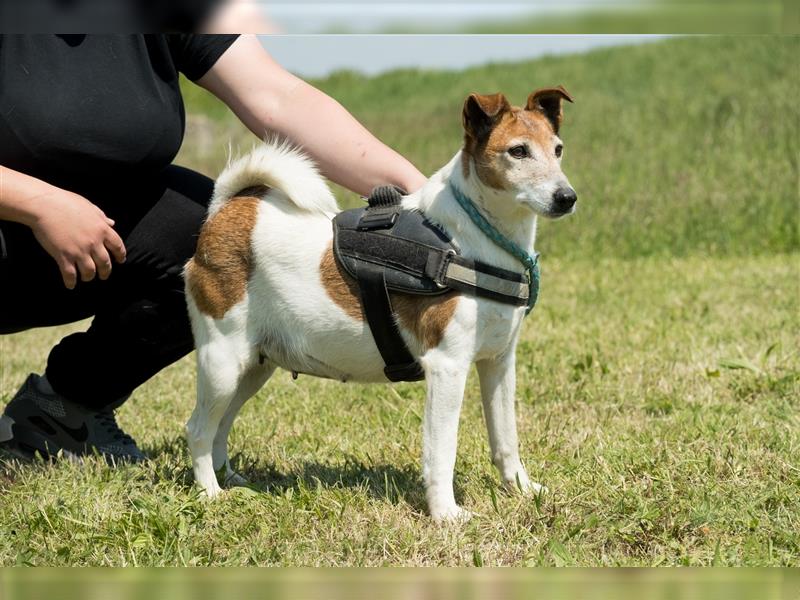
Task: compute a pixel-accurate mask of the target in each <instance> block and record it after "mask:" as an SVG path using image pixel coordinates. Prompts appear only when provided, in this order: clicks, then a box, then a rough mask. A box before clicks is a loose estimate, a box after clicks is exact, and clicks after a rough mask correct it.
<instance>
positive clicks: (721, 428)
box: [0, 256, 800, 565]
mask: <svg viewBox="0 0 800 600" xmlns="http://www.w3.org/2000/svg"><path fill="white" fill-rule="evenodd" d="M798 266H799V265H798V259H797V257H796V256H792V257H789V256H778V257H771V258H765V257H761V258H751V259H745V260H740V259H705V258H692V259H674V260H669V261H665V260H660V259H658V260H656V259H640V260H633V261H621V260H606V261H602V262H601V263H594V262H587V261H579V262H575V261H562V260H552V261H549V262H548V263H546V264H545V269H546V270H545V273H544V286H545V287H544V288H543V292H542V301H541V305H540V306H539V307H538V308H537V309H536V311H535V313H534V316H533V317H532V318H531V320H530V321H529V322H528V323H527V326H526V329H525V332H524V334H523V336H522V341H521V343H520V345H519V350H518V373H519V380H520V384H519V389H518V399H519V408H518V412H519V427H520V432H521V439H522V455H523V460H524V461H525V462H526V463H527V465H528V467H529V470H530V472H531V475H532V477H533V478H534V479H536V480H538V481H541V482H543V483H545V484H547V485H548V486H549V488H550V490H551V492H552V493H551V494H550V495H548V496H546V497H545V498H544V499H542V501H541V503H537V502H536V501H535V500H533V499H525V498H519V497H516V496H509V495H506V494H505V493H503V492H502V491H501V490H500V489H499V488H498V479H497V477H496V476H495V473H494V472H493V467H492V466H491V464H490V461H489V456H488V449H487V441H486V434H485V429H484V426H483V424H482V415H481V408H480V401H479V392H478V386H477V378H476V377H474V376H473V377H471V378H470V382H469V385H468V389H467V395H466V401H465V405H464V411H463V415H462V420H461V433H460V439H459V455H458V462H457V466H456V490H457V497H458V498H459V499H460V501H461V502H463V503H464V505H465V506H467V507H468V508H469V509H470V510H473V511H476V512H478V513H480V515H481V516H479V517H477V518H475V519H473V520H472V521H471V522H470V523H468V524H467V525H465V526H463V527H461V528H441V527H437V526H435V525H433V524H432V523H431V522H430V520H429V519H428V518H427V517H426V515H425V506H424V496H423V493H422V487H421V482H420V477H419V456H420V415H421V413H422V407H423V402H424V385H421V384H403V385H395V386H388V385H385V386H384V385H374V386H359V385H342V384H339V383H335V382H330V381H323V380H317V379H313V378H307V377H301V378H300V379H298V380H297V381H296V382H293V381H292V380H291V378H290V377H289V375H288V374H286V373H280V374H279V375H277V376H276V377H275V379H274V380H273V381H272V382H270V383H269V384H268V385H267V386H266V387H265V388H264V389H263V390H262V391H261V392H260V393H259V394H258V396H257V397H256V398H255V399H254V400H252V401H251V402H250V403H249V404H248V405H246V406H245V408H244V410H243V411H242V414H241V416H240V418H239V420H238V422H237V425H236V427H235V428H234V431H233V434H232V453H233V456H234V457H235V459H234V461H235V463H237V464H238V466H239V469H240V470H241V471H242V472H243V473H244V474H246V475H247V476H248V477H249V478H250V479H251V481H252V482H253V483H254V484H255V485H256V486H257V487H258V488H259V489H260V490H263V491H259V492H253V491H249V490H236V491H233V492H231V493H230V494H228V495H227V496H226V497H223V498H222V499H220V500H219V501H216V502H213V503H207V502H203V501H202V500H200V499H199V498H198V495H197V491H196V489H195V488H194V487H193V486H192V476H191V472H190V461H189V457H188V454H187V450H186V446H185V443H184V439H183V435H182V426H183V423H184V422H185V421H186V419H187V418H188V416H189V414H190V411H191V409H192V393H193V388H194V379H193V375H194V366H193V363H192V361H191V360H190V359H186V360H184V361H182V362H180V363H178V364H176V365H174V366H173V367H171V368H169V369H167V370H166V371H164V372H162V373H161V374H160V375H158V376H157V377H156V378H155V379H154V380H153V381H152V382H150V383H148V384H147V385H146V386H144V387H143V388H141V390H140V391H138V392H137V393H136V394H135V395H134V396H133V398H132V399H131V400H130V401H129V402H128V403H127V404H126V405H125V406H124V407H123V408H122V410H121V414H120V421H121V423H122V425H123V426H124V427H125V428H126V429H127V430H129V431H130V433H132V434H133V435H134V436H135V437H136V438H137V439H138V440H139V441H140V443H141V444H142V445H143V447H144V449H145V450H146V451H147V452H148V453H150V454H151V455H152V456H153V457H154V461H153V462H152V464H150V465H148V466H145V467H130V468H126V469H121V470H117V471H112V470H109V469H108V468H106V467H105V466H104V465H102V464H98V463H95V462H91V463H90V464H89V466H88V467H87V466H84V467H77V466H74V465H70V464H57V465H46V464H41V465H15V464H6V465H5V466H3V467H2V470H1V471H0V482H1V483H0V486H1V489H2V494H1V495H0V522H2V523H3V527H4V529H5V532H6V533H5V534H4V535H3V536H0V563H2V564H14V563H16V562H24V563H30V564H37V565H43V564H51V565H52V564H64V565H66V564H84V565H88V564H114V565H123V564H138V565H163V564H177V565H181V564H259V565H267V564H269V565H274V564H279V565H383V564H406V565H430V564H448V565H470V564H473V563H476V562H477V563H481V564H484V565H567V564H580V565H655V564H661V565H676V564H687V565H709V564H726V565H734V564H735V565H740V564H744V565H778V564H783V565H789V564H793V565H797V564H798V559H797V557H798V556H800V541H798V537H797V531H798V529H799V528H800V514H799V513H798V511H797V506H798V505H799V504H800V468H799V467H800V465H798V462H797V448H798V446H799V445H800V422H798V421H799V419H798V408H799V407H798V398H800V370H799V369H798V354H797V353H798V344H799V343H800V339H798V316H797V311H796V308H797V288H796V286H795V287H793V286H792V285H789V284H787V282H788V281H789V280H790V278H791V277H792V274H793V271H794V272H795V273H796V271H797V269H798ZM731 281H737V282H738V283H737V285H731ZM765 307H769V310H765ZM74 329H75V327H68V328H58V329H49V330H45V331H32V332H27V333H23V334H19V335H16V336H13V337H12V338H10V339H5V340H4V341H3V342H0V343H2V344H3V345H4V346H3V350H4V355H7V356H9V360H7V361H6V364H5V367H6V368H5V373H4V376H3V382H2V388H1V389H2V391H3V395H4V396H6V397H8V396H10V395H11V394H12V393H13V391H14V390H15V389H16V387H17V386H18V385H19V384H20V383H21V382H22V380H23V378H24V376H25V374H26V373H27V372H28V371H31V370H37V369H40V368H41V365H42V360H43V357H44V356H45V354H46V351H47V349H48V348H49V346H50V345H51V344H53V343H54V342H55V341H56V340H57V339H58V338H59V336H60V335H63V334H64V333H65V332H66V331H71V330H74ZM726 365H727V366H726ZM737 366H744V368H734V367H737Z"/></svg>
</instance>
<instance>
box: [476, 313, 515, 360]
mask: <svg viewBox="0 0 800 600" xmlns="http://www.w3.org/2000/svg"><path fill="white" fill-rule="evenodd" d="M524 314H525V308H524V307H520V308H518V307H512V306H507V305H503V304H498V303H496V302H491V301H479V303H478V311H477V315H476V316H477V319H476V324H475V328H476V333H477V336H476V339H477V341H478V344H477V348H476V350H477V351H476V356H475V360H482V359H486V358H493V357H496V356H499V355H501V354H504V353H505V352H507V351H508V350H509V349H513V345H514V342H515V340H516V339H517V334H518V332H519V329H520V325H521V324H522V318H523V316H524Z"/></svg>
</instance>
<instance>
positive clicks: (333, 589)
mask: <svg viewBox="0 0 800 600" xmlns="http://www.w3.org/2000/svg"><path fill="white" fill-rule="evenodd" d="M0 577H1V578H2V582H0V583H1V584H2V585H1V586H0V589H2V590H3V593H2V596H1V597H2V598H3V600H33V599H35V598H44V597H52V598H59V600H61V599H67V598H76V599H77V598H80V599H81V600H99V599H101V598H114V599H115V600H149V599H151V598H170V600H182V599H184V598H185V599H186V600H189V599H191V600H224V599H227V598H231V597H242V598H275V599H278V600H283V599H286V600H300V599H306V598H309V599H312V598H314V599H316V598H320V599H323V598H324V599H325V600H362V599H363V600H367V599H369V600H383V599H386V600H517V599H519V600H522V599H528V598H536V599H537V600H539V599H542V600H545V599H547V600H551V599H555V600H581V599H584V598H585V599H592V600H751V599H753V600H756V599H758V600H784V599H787V600H788V599H789V598H796V597H797V595H796V594H797V590H798V589H800V588H799V586H800V575H798V572H797V571H795V570H790V569H766V568H744V569H715V568H686V569H599V568H592V569H580V568H563V569H542V568H535V569H502V568H496V569H479V570H478V569H465V568H458V569H419V568H416V569H402V570H401V569H392V570H388V569H369V570H367V569H356V568H348V569H327V568H324V569H302V568H289V569H248V568H230V569H224V568H216V569H192V570H191V571H187V570H182V569H176V568H171V569H154V568H150V569H82V570H71V569H44V570H42V569H23V570H12V569H5V570H4V571H3V572H2V574H1V575H0Z"/></svg>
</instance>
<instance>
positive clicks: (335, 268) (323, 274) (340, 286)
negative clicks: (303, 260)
mask: <svg viewBox="0 0 800 600" xmlns="http://www.w3.org/2000/svg"><path fill="white" fill-rule="evenodd" d="M319 275H320V278H321V279H322V287H324V288H325V292H326V293H327V294H328V297H329V298H330V299H331V300H333V301H334V302H335V303H336V305H337V306H338V307H339V308H341V309H342V310H343V311H344V312H346V313H347V314H348V315H349V316H351V317H352V318H354V319H356V320H357V321H363V320H364V311H363V310H362V309H361V295H360V294H359V293H358V284H357V283H356V280H355V279H353V278H352V277H350V275H349V274H348V273H347V272H346V271H345V270H344V268H343V267H342V266H341V265H340V264H339V263H338V262H336V259H335V258H334V257H333V247H332V246H331V245H329V246H328V248H327V249H326V250H325V252H323V253H322V260H321V261H320V263H319Z"/></svg>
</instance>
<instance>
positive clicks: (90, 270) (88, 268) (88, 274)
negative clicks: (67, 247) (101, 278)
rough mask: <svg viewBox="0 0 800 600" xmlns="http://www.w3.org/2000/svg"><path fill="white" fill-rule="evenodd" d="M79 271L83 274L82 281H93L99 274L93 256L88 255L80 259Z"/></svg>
mask: <svg viewBox="0 0 800 600" xmlns="http://www.w3.org/2000/svg"><path fill="white" fill-rule="evenodd" d="M78 271H79V272H80V274H81V281H91V280H92V279H94V277H95V275H96V274H97V267H95V264H94V261H93V260H92V256H91V254H86V255H84V256H81V257H80V258H79V259H78Z"/></svg>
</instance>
